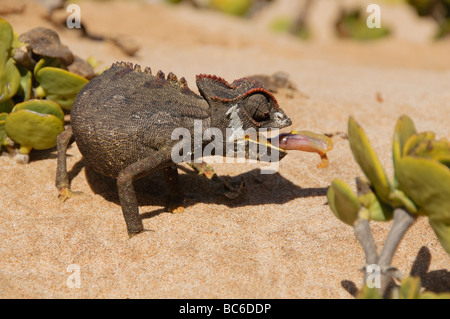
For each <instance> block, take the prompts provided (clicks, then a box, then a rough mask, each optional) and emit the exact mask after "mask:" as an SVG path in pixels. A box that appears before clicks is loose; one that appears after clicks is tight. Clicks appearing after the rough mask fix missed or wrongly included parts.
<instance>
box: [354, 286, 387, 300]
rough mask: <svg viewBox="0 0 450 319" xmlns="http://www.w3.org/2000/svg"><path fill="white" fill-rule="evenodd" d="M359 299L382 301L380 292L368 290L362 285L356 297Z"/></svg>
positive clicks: (373, 289) (374, 289) (372, 289)
mask: <svg viewBox="0 0 450 319" xmlns="http://www.w3.org/2000/svg"><path fill="white" fill-rule="evenodd" d="M358 298H359V299H383V297H382V296H381V295H380V292H379V291H378V289H377V288H375V287H373V288H369V287H368V286H367V285H364V286H363V288H362V289H361V291H360V292H359V295H358Z"/></svg>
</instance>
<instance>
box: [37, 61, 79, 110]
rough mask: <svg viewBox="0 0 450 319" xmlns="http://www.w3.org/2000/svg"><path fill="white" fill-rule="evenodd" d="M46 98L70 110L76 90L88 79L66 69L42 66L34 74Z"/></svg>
mask: <svg viewBox="0 0 450 319" xmlns="http://www.w3.org/2000/svg"><path fill="white" fill-rule="evenodd" d="M36 79H37V80H38V82H39V84H40V86H41V87H42V89H43V90H44V91H45V96H46V98H47V99H49V100H52V101H55V102H57V103H58V104H59V105H60V106H61V107H62V108H63V109H66V110H70V109H71V108H72V104H73V101H74V100H75V97H76V96H77V94H78V92H80V90H81V89H82V88H83V87H84V86H85V85H86V83H88V80H87V79H85V78H83V77H81V76H79V75H76V74H74V73H71V72H69V71H66V70H62V69H58V68H54V67H44V68H41V69H40V70H39V71H38V72H37V75H36Z"/></svg>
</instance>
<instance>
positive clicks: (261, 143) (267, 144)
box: [244, 135, 287, 160]
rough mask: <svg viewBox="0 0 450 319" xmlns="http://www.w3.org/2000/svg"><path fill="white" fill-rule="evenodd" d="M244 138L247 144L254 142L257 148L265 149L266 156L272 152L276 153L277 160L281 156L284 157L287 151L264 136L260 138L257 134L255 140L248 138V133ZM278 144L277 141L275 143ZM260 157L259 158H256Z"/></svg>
mask: <svg viewBox="0 0 450 319" xmlns="http://www.w3.org/2000/svg"><path fill="white" fill-rule="evenodd" d="M244 140H245V141H246V142H247V143H248V144H249V146H251V145H252V144H255V146H257V147H258V149H259V150H261V149H262V150H265V151H266V155H268V156H272V154H278V160H281V159H282V158H283V157H285V156H286V155H287V152H286V151H285V150H284V149H282V148H281V147H278V146H276V145H274V144H272V143H271V140H270V139H266V138H265V137H264V138H260V136H259V135H258V136H257V138H256V140H255V139H252V138H250V137H249V136H248V135H247V136H245V138H244ZM276 144H278V143H276ZM258 159H260V158H258Z"/></svg>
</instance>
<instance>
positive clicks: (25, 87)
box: [17, 65, 33, 101]
mask: <svg viewBox="0 0 450 319" xmlns="http://www.w3.org/2000/svg"><path fill="white" fill-rule="evenodd" d="M17 69H18V70H19V72H20V86H19V91H18V92H17V93H18V94H19V95H20V96H23V100H24V101H27V100H29V99H30V98H31V93H32V88H33V86H32V84H33V76H32V73H31V71H30V70H28V69H27V68H25V67H23V66H21V65H18V66H17Z"/></svg>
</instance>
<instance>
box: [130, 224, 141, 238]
mask: <svg viewBox="0 0 450 319" xmlns="http://www.w3.org/2000/svg"><path fill="white" fill-rule="evenodd" d="M143 231H144V226H142V227H141V228H138V229H133V230H128V237H129V238H132V237H134V236H136V235H138V234H140V233H142V232H143Z"/></svg>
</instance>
